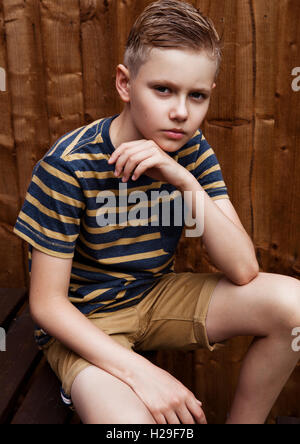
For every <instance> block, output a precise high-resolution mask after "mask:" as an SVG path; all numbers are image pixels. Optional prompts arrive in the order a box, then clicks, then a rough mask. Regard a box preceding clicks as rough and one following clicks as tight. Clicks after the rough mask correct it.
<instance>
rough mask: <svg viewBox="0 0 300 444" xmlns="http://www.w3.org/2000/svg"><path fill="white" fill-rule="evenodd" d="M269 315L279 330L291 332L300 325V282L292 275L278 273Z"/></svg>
mask: <svg viewBox="0 0 300 444" xmlns="http://www.w3.org/2000/svg"><path fill="white" fill-rule="evenodd" d="M269 316H272V317H273V320H274V322H273V325H274V327H275V328H276V329H277V330H279V331H287V332H288V333H289V334H290V332H291V331H292V330H293V329H294V328H295V327H300V282H299V281H298V280H297V279H295V278H293V277H290V276H284V275H276V280H275V282H274V289H273V301H272V302H271V307H270V313H269Z"/></svg>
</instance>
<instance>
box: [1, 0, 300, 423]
mask: <svg viewBox="0 0 300 444" xmlns="http://www.w3.org/2000/svg"><path fill="white" fill-rule="evenodd" d="M150 3H151V0H142V1H141V0H64V1H59V2H58V1H55V0H27V1H24V0H2V2H0V67H2V68H4V69H5V71H6V74H7V90H6V91H5V92H0V261H1V263H2V264H4V265H3V267H2V268H1V269H0V283H1V286H2V287H17V286H19V287H23V286H27V285H28V273H27V247H26V245H25V243H23V242H22V241H20V240H19V239H18V238H17V237H16V236H14V235H13V234H12V227H13V225H14V222H15V219H16V216H17V214H18V211H19V209H20V206H21V204H22V202H23V199H24V197H25V193H26V189H27V186H28V183H29V181H30V177H31V172H32V168H33V166H34V164H35V163H36V161H37V160H38V159H40V158H41V157H42V156H43V154H44V153H45V152H46V151H47V150H48V149H49V148H50V146H51V145H52V144H53V143H54V142H55V140H57V138H58V137H60V136H62V135H63V134H64V133H66V132H67V131H71V130H73V129H75V128H78V127H79V126H82V125H84V124H86V123H90V122H92V121H93V120H96V119H98V118H100V117H104V116H108V115H113V114H115V113H118V112H120V110H121V109H122V104H121V102H120V100H119V98H118V96H117V94H116V91H115V87H114V83H115V69H116V66H117V64H118V63H122V60H123V50H124V46H125V42H126V39H127V35H128V32H129V29H130V27H131V25H132V23H133V22H134V20H135V18H136V17H137V15H138V14H139V13H140V12H141V11H142V10H143V9H144V7H145V6H146V5H148V4H150ZM189 3H192V4H194V5H195V6H196V7H198V8H199V9H200V10H201V11H202V12H203V13H204V14H205V15H208V16H209V17H211V18H212V20H213V22H214V23H215V26H216V28H217V30H218V32H219V34H220V36H221V37H222V42H223V62H222V66H221V70H220V74H219V78H218V81H217V88H216V89H215V90H214V93H213V97H212V101H211V107H210V110H209V113H208V115H207V119H206V121H205V123H204V124H203V130H204V134H205V136H206V138H207V140H208V142H209V143H210V144H211V145H212V147H213V149H214V150H215V152H216V155H217V157H218V159H219V162H220V164H221V166H222V171H223V175H224V179H225V182H226V184H227V186H228V191H229V195H230V197H231V200H232V203H233V204H234V206H235V208H236V210H237V212H238V214H239V216H240V218H241V221H242V223H243V224H244V226H245V228H246V230H247V232H248V233H249V235H250V236H251V238H252V239H253V242H254V245H255V248H256V252H257V257H258V260H259V264H260V268H261V270H262V271H266V272H274V273H280V274H286V275H289V276H294V277H296V278H298V279H299V277H300V258H299V250H300V233H299V221H300V200H299V194H300V175H299V168H300V154H299V153H300V106H299V100H300V92H295V91H293V90H292V87H291V83H292V80H293V77H292V75H291V73H292V69H293V68H295V67H297V66H300V49H299V44H300V27H299V17H300V3H299V0H280V1H274V0H189ZM175 270H176V271H178V272H181V271H192V272H202V271H203V272H205V271H216V269H215V267H214V266H213V264H212V263H211V262H210V260H209V257H208V256H207V254H206V251H205V250H204V249H203V247H202V245H201V239H199V242H198V243H197V242H195V240H194V239H191V238H186V237H185V236H184V234H183V236H182V238H181V239H180V243H179V245H178V249H177V254H176V263H175ZM250 341H251V338H236V339H234V340H232V341H230V342H229V345H228V347H226V348H224V349H222V350H218V351H216V352H214V353H213V354H211V353H209V352H207V351H205V350H199V351H197V352H195V353H192V354H189V355H188V357H187V359H188V361H187V362H189V364H190V365H189V368H188V369H187V370H185V369H184V368H183V360H184V358H183V355H182V354H181V353H180V352H178V353H176V352H165V353H162V352H159V353H158V355H157V360H158V363H160V365H162V366H164V367H165V368H167V369H169V371H172V372H173V374H174V375H178V377H180V378H181V379H182V380H184V381H185V383H186V384H187V385H189V386H190V387H191V388H193V389H194V390H195V391H196V393H197V395H198V397H199V398H200V399H202V401H203V403H204V406H207V409H208V410H207V411H208V418H209V420H210V421H211V422H213V423H219V422H222V421H224V418H225V417H226V412H227V411H228V408H229V404H230V400H231V399H232V395H233V391H234V387H235V384H236V380H237V375H238V370H239V366H240V363H241V358H242V356H243V354H244V353H245V351H246V350H247V347H248V345H249V343H250ZM299 372H300V369H299V366H298V367H297V369H296V370H295V372H294V373H293V375H292V376H291V378H290V380H289V382H288V384H287V385H286V387H285V389H284V391H283V393H282V394H281V396H280V398H279V399H278V401H277V403H276V405H275V406H274V409H273V410H272V413H271V415H270V418H269V422H273V423H274V422H275V418H276V416H295V417H299V416H300V407H299V399H300V392H299V390H300V389H299V387H300V385H299V377H300V374H299Z"/></svg>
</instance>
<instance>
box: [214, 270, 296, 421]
mask: <svg viewBox="0 0 300 444" xmlns="http://www.w3.org/2000/svg"><path fill="white" fill-rule="evenodd" d="M206 326H207V332H208V337H209V340H210V342H211V343H213V342H219V341H222V340H225V339H228V338H231V337H234V336H242V335H247V336H248V335H249V336H256V338H255V340H254V341H253V343H252V344H251V346H250V348H249V350H248V353H247V355H246V357H245V359H244V362H243V365H242V368H241V373H240V377H239V381H238V386H237V390H236V393H235V397H234V400H233V404H232V407H231V410H230V414H229V417H228V421H227V423H228V424H263V423H264V422H265V420H266V418H267V416H268V414H269V412H270V410H271V408H272V406H273V404H274V402H275V401H276V399H277V397H278V395H279V394H280V392H281V390H282V388H283V386H284V385H285V383H286V381H287V380H288V378H289V376H290V375H291V373H292V371H293V369H294V368H295V366H296V364H297V362H298V360H299V358H300V353H299V352H297V353H296V352H294V351H293V350H292V346H291V345H292V340H293V337H292V336H291V332H292V329H293V328H294V327H300V282H299V281H298V280H296V279H294V278H291V277H288V276H282V275H278V274H271V273H259V275H258V276H257V277H256V278H255V279H254V280H253V281H251V282H250V283H249V284H247V285H244V286H237V285H234V284H233V283H231V282H230V281H229V280H228V279H226V278H224V279H222V280H221V281H220V282H219V283H218V285H217V287H216V288H215V291H214V293H213V297H212V300H211V303H210V307H209V311H208V315H207V322H206Z"/></svg>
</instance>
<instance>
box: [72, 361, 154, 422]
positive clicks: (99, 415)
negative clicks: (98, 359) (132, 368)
mask: <svg viewBox="0 0 300 444" xmlns="http://www.w3.org/2000/svg"><path fill="white" fill-rule="evenodd" d="M71 396H72V400H73V404H74V406H75V409H76V412H77V413H78V415H79V417H80V419H81V421H82V422H83V423H84V424H155V421H154V418H153V416H152V415H151V413H150V412H149V410H148V409H147V407H146V406H145V404H144V403H143V402H142V400H141V399H140V398H139V397H138V396H137V395H136V394H135V392H134V391H133V390H132V389H131V388H130V387H129V386H128V385H127V384H126V383H124V382H123V381H121V380H120V379H118V378H116V377H114V376H113V375H111V374H110V373H107V372H106V371H104V370H102V369H100V368H98V367H96V366H89V367H87V368H86V369H84V370H82V371H81V372H80V373H79V374H78V375H77V376H76V378H75V380H74V382H73V384H72V388H71ZM124 406H126V407H125V408H124Z"/></svg>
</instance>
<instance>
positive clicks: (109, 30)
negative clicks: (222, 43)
mask: <svg viewBox="0 0 300 444" xmlns="http://www.w3.org/2000/svg"><path fill="white" fill-rule="evenodd" d="M115 14H116V12H115V9H114V5H113V2H112V1H111V0H110V1H104V0H101V1H92V2H91V1H90V0H80V20H81V51H82V63H83V93H84V113H85V114H84V117H85V121H86V122H92V121H94V120H96V119H99V118H101V117H108V116H110V115H113V114H116V113H117V112H118V111H119V110H118V105H119V104H118V98H117V93H116V90H115V69H116V65H117V63H118V60H117V48H118V46H119V41H118V32H117V29H116V27H115V23H114V22H115V18H114V16H115Z"/></svg>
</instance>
